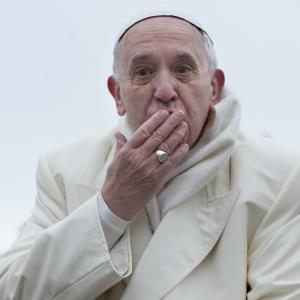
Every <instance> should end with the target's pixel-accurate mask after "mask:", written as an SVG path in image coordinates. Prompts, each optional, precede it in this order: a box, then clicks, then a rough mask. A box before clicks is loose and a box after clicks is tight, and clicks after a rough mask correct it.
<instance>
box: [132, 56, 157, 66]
mask: <svg viewBox="0 0 300 300" xmlns="http://www.w3.org/2000/svg"><path fill="white" fill-rule="evenodd" d="M151 57H152V56H151V55H149V54H140V55H136V56H135V57H133V59H132V60H131V62H130V66H129V67H130V69H131V68H132V67H133V66H135V65H137V64H139V63H141V62H144V61H147V60H150V59H151Z"/></svg>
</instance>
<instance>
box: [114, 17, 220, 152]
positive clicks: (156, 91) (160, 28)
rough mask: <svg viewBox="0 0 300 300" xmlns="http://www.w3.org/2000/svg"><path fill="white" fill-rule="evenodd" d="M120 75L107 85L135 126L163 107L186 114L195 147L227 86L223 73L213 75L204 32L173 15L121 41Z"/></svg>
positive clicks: (153, 20) (154, 20)
mask: <svg viewBox="0 0 300 300" xmlns="http://www.w3.org/2000/svg"><path fill="white" fill-rule="evenodd" d="M118 71H119V76H118V78H117V79H115V78H113V77H110V78H109V80H108V87H109V90H110V92H111V93H112V95H113V96H114V98H115V101H116V105H117V110H118V113H119V115H124V114H127V118H128V121H129V125H130V126H131V128H132V129H133V130H136V129H137V128H138V127H139V126H140V125H141V124H143V123H144V122H145V121H146V120H147V119H149V118H150V117H151V116H152V115H153V114H154V113H155V112H157V111H158V110H160V109H166V110H168V111H169V112H174V111H176V110H182V111H183V112H184V113H185V119H184V121H185V122H186V123H187V125H188V135H187V143H188V144H189V145H190V146H193V145H194V144H195V142H196V141H197V139H198V137H199V136H200V134H201V131H202V128H203V126H204V124H205V122H206V119H207V115H208V112H209V107H210V106H211V105H213V104H214V103H216V102H217V101H218V100H219V97H220V93H221V89H222V87H223V83H224V77H223V73H221V74H218V76H216V75H214V74H211V71H210V64H209V61H208V59H207V55H206V52H205V50H204V48H203V42H202V37H201V33H200V32H199V31H198V30H197V29H196V28H195V27H194V26H192V25H190V24H189V23H188V22H186V21H183V20H180V19H178V18H173V17H154V18H150V19H146V20H144V21H141V22H139V23H137V24H136V25H134V26H133V27H132V28H130V29H129V30H128V32H127V33H126V34H125V35H124V37H123V39H122V41H121V42H120V51H119V57H118ZM218 72H221V71H220V70H218ZM220 85H221V86H220Z"/></svg>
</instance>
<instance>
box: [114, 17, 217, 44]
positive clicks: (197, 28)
mask: <svg viewBox="0 0 300 300" xmlns="http://www.w3.org/2000/svg"><path fill="white" fill-rule="evenodd" d="M157 20H160V21H163V23H165V25H164V26H166V25H168V23H171V25H170V27H171V26H172V23H177V24H178V23H179V24H180V23H181V26H184V27H190V29H192V30H193V31H195V32H199V33H200V34H201V35H205V36H206V37H207V38H208V39H209V40H210V41H211V43H212V44H213V42H212V40H211V38H210V36H209V35H208V34H207V32H206V31H205V30H204V29H203V28H202V27H200V26H199V25H197V24H195V22H192V21H191V20H189V19H186V18H184V17H181V16H177V15H159V14H158V15H153V16H152V15H150V16H147V17H143V18H141V19H137V20H135V21H133V22H130V23H129V24H127V25H126V26H125V27H124V28H123V30H122V31H121V32H120V34H119V35H118V38H117V41H116V45H115V46H117V44H119V43H120V41H122V40H123V39H124V37H125V36H126V35H128V32H131V31H135V30H137V29H139V27H142V26H141V25H144V24H145V23H151V24H152V25H153V24H155V23H156V22H155V21H157ZM141 23H142V24H141ZM160 23H162V22H160ZM158 26H161V24H160V25H158ZM144 27H145V26H144Z"/></svg>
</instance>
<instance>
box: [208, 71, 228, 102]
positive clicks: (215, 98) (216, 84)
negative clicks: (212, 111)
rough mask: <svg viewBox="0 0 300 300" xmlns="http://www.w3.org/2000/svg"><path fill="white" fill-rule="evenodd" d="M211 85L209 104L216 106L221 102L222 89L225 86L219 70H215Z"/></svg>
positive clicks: (222, 73)
mask: <svg viewBox="0 0 300 300" xmlns="http://www.w3.org/2000/svg"><path fill="white" fill-rule="evenodd" d="M211 84H212V88H213V91H212V97H211V102H212V104H213V105H216V104H217V103H218V102H220V100H221V96H222V91H223V87H224V84H225V75H224V72H223V71H222V70H221V69H217V70H216V71H215V74H214V76H213V78H212V81H211Z"/></svg>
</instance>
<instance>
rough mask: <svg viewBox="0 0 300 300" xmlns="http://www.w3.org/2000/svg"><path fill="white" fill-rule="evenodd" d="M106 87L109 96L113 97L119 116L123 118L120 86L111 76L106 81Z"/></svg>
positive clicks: (124, 111)
mask: <svg viewBox="0 0 300 300" xmlns="http://www.w3.org/2000/svg"><path fill="white" fill-rule="evenodd" d="M107 87H108V90H109V92H110V94H111V95H112V96H113V98H114V100H115V104H116V108H117V112H118V114H119V116H124V115H125V113H126V109H125V106H124V103H123V101H122V99H121V96H120V85H119V83H118V81H117V79H116V78H115V77H114V76H113V75H111V76H109V77H108V79H107Z"/></svg>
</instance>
